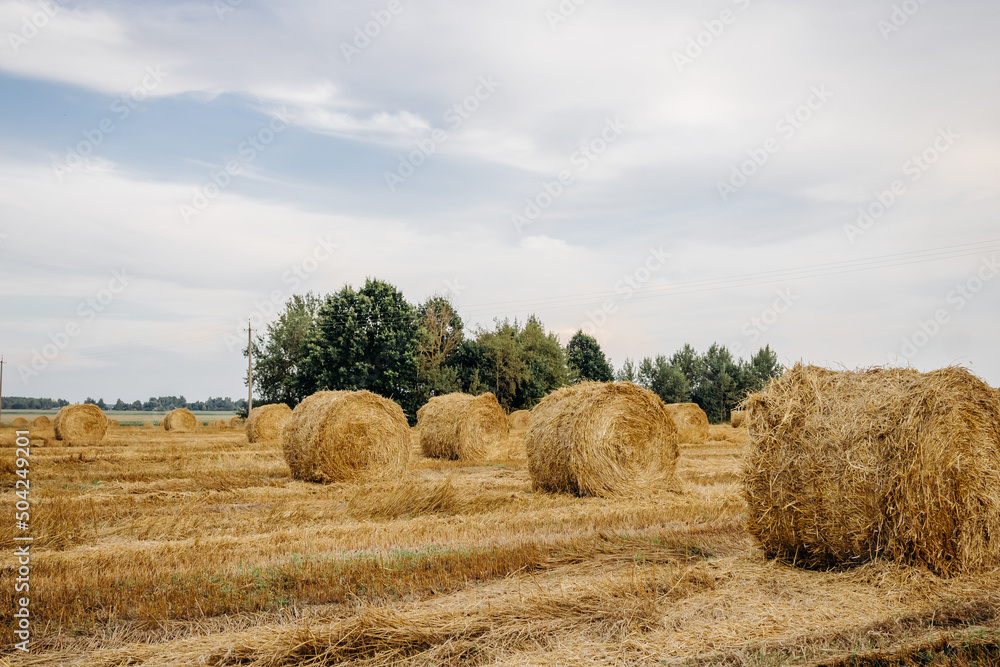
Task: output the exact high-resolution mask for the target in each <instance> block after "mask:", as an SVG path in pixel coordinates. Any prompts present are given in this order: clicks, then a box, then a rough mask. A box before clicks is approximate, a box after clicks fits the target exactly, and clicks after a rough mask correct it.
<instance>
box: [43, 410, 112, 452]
mask: <svg viewBox="0 0 1000 667" xmlns="http://www.w3.org/2000/svg"><path fill="white" fill-rule="evenodd" d="M52 426H53V428H54V429H55V434H56V439H57V440H62V441H64V442H65V443H66V444H67V445H70V446H77V445H96V444H98V443H99V442H100V441H101V440H103V439H104V434H105V433H107V432H108V418H107V417H106V416H105V415H104V412H103V411H102V410H101V409H100V408H99V407H97V406H96V405H90V404H86V405H81V404H74V405H64V406H63V407H61V408H59V412H58V413H57V414H56V418H55V420H54V421H53V422H52Z"/></svg>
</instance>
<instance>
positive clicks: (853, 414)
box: [744, 365, 1000, 575]
mask: <svg viewBox="0 0 1000 667" xmlns="http://www.w3.org/2000/svg"><path fill="white" fill-rule="evenodd" d="M745 407H746V413H747V425H748V428H749V437H750V449H749V451H748V454H747V457H746V462H745V470H744V495H745V498H746V501H747V505H748V509H749V513H748V528H749V530H750V532H751V533H753V534H754V535H755V536H756V537H757V538H758V539H759V540H760V543H761V545H762V546H763V548H764V551H765V552H766V553H767V555H768V556H769V557H778V558H781V559H783V560H786V561H789V562H796V563H799V564H802V565H804V566H807V567H817V568H826V567H833V566H844V565H854V564H858V563H863V562H866V561H870V560H873V559H876V558H885V559H888V560H895V561H900V562H904V563H909V564H921V565H924V566H926V567H927V568H928V569H930V570H931V571H933V572H934V573H936V574H939V575H951V574H956V573H960V572H966V571H973V570H977V569H981V568H988V567H995V566H997V565H1000V401H998V400H997V397H996V395H995V393H994V392H993V391H992V390H991V389H990V388H989V387H988V386H987V385H985V384H984V383H983V382H982V381H981V380H979V379H978V378H977V377H975V376H974V375H972V374H971V373H969V372H968V371H966V370H965V369H962V368H955V367H952V368H945V369H943V370H939V371H934V372H932V373H918V372H917V371H914V370H909V369H883V368H873V369H870V370H863V371H853V372H852V371H844V372H836V371H830V370H826V369H823V368H817V367H814V366H803V365H796V366H795V368H793V369H791V370H790V371H787V372H786V373H785V374H784V375H783V376H782V377H780V378H777V379H775V380H772V381H771V382H770V383H769V384H768V386H767V387H766V388H765V389H764V390H763V391H762V392H760V393H758V394H753V395H751V396H750V397H748V398H747V400H746V401H745Z"/></svg>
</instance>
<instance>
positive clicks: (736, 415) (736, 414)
mask: <svg viewBox="0 0 1000 667" xmlns="http://www.w3.org/2000/svg"><path fill="white" fill-rule="evenodd" d="M746 418H747V413H746V411H745V410H732V411H731V412H730V413H729V425H730V426H732V427H733V428H740V427H741V426H743V425H744V424H745V423H746Z"/></svg>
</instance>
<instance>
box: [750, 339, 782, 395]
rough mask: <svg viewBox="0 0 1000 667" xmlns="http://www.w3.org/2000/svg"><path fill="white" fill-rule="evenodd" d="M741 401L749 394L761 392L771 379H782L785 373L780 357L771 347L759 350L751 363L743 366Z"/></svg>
mask: <svg viewBox="0 0 1000 667" xmlns="http://www.w3.org/2000/svg"><path fill="white" fill-rule="evenodd" d="M740 370H741V371H742V373H741V376H740V400H742V399H743V398H745V397H746V395H747V394H750V393H753V392H755V391H760V390H761V389H763V388H764V385H766V384H767V383H768V381H769V380H770V379H771V378H776V377H780V376H781V373H782V371H783V369H782V367H781V364H780V363H779V362H778V355H777V354H775V353H774V350H772V349H771V346H770V345H767V346H765V347H762V348H760V349H759V350H757V354H755V355H753V356H752V357H750V361H749V362H747V363H746V364H742V365H741V369H740Z"/></svg>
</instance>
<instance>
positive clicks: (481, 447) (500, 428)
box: [417, 393, 510, 461]
mask: <svg viewBox="0 0 1000 667" xmlns="http://www.w3.org/2000/svg"><path fill="white" fill-rule="evenodd" d="M417 430H418V431H419V433H420V450H421V451H422V452H423V453H424V456H430V457H433V458H440V459H449V460H452V461H471V460H482V459H486V458H489V457H490V456H493V455H495V454H497V453H498V451H499V449H500V448H501V447H502V446H503V444H504V442H505V441H506V439H507V435H508V434H509V433H510V423H509V422H508V421H507V415H506V414H505V413H504V411H503V408H501V407H500V404H499V403H498V402H497V398H496V396H494V395H493V394H483V395H481V396H470V395H469V394H461V393H454V394H445V395H444V396H435V397H434V398H432V399H431V400H430V401H428V402H427V404H426V405H424V406H423V407H422V408H420V409H419V410H417Z"/></svg>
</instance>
